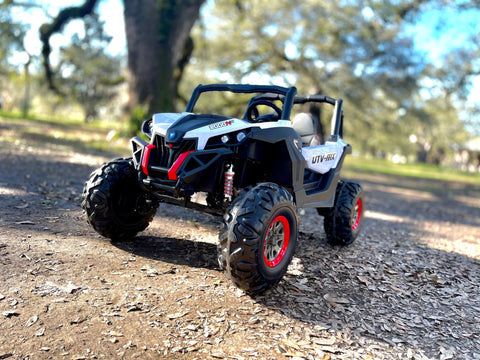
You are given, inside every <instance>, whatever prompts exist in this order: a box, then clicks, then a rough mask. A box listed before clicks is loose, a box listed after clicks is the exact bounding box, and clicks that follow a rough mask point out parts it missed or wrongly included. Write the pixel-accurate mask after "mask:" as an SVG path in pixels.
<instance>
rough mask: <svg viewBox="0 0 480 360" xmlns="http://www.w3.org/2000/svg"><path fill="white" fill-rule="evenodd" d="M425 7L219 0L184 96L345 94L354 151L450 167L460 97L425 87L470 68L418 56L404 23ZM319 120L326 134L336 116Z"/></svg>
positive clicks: (197, 35) (200, 36)
mask: <svg viewBox="0 0 480 360" xmlns="http://www.w3.org/2000/svg"><path fill="white" fill-rule="evenodd" d="M424 3H425V4H430V2H429V1H427V2H424ZM432 3H433V2H432ZM423 8H425V7H424V6H419V3H417V2H407V1H394V0H388V1H383V2H378V1H370V0H365V1H358V2H352V1H347V2H344V1H334V0H329V1H320V0H305V1H302V2H292V1H290V2H286V1H282V0H271V1H269V2H268V5H267V4H266V3H265V2H262V1H259V0H245V1H242V2H239V1H234V0H217V1H216V2H215V6H214V7H213V8H212V9H211V12H205V14H206V15H205V16H204V18H203V19H202V22H201V23H200V26H198V27H197V28H195V31H194V40H195V43H196V48H195V51H194V53H193V61H192V63H191V65H190V66H189V68H188V73H187V77H188V85H189V86H186V85H187V83H185V84H184V85H183V86H182V88H181V90H182V91H185V92H186V91H187V89H189V90H190V91H191V89H192V88H193V84H194V82H196V83H210V82H250V83H266V82H268V83H275V84H279V85H288V86H290V85H294V86H296V87H297V88H298V90H299V93H308V94H311V93H323V94H326V95H330V96H333V97H337V98H343V99H344V111H345V138H346V140H347V141H349V142H351V143H352V145H353V146H354V149H355V150H356V151H358V152H360V153H365V154H373V155H376V156H380V157H388V156H392V155H395V154H400V155H403V156H405V157H407V158H408V159H416V158H417V159H419V160H422V161H429V162H439V161H443V160H445V159H446V158H447V157H448V156H447V155H448V153H449V152H452V151H453V150H452V149H453V145H454V144H455V143H456V142H458V141H462V139H463V138H464V137H465V132H464V131H463V123H462V122H461V121H460V119H459V114H458V109H457V108H456V107H455V106H457V105H458V97H454V96H450V95H448V92H447V94H445V92H443V93H435V94H433V95H432V96H430V97H425V90H424V88H425V85H424V84H425V82H426V81H427V80H428V79H430V78H437V79H440V82H445V83H447V82H448V81H449V82H450V83H452V84H454V83H455V84H459V83H460V81H459V80H461V76H460V74H461V73H465V72H464V71H463V70H460V71H459V74H458V76H457V75H455V76H454V75H452V73H450V74H448V73H449V72H450V69H451V68H450V67H444V73H445V74H441V72H440V71H436V72H432V71H431V69H430V67H428V66H426V62H425V59H424V58H423V57H422V54H419V53H417V52H415V49H414V46H413V40H412V38H411V37H409V36H408V35H407V33H406V31H405V26H406V25H408V24H409V23H410V22H412V21H414V20H415V18H416V14H418V13H419V12H420V11H421V10H422V9H423ZM462 54H463V55H465V53H462ZM454 58H456V59H464V60H465V56H463V57H462V56H457V57H454ZM470 59H471V57H470ZM460 63H461V61H460V60H456V61H454V62H452V64H460ZM462 69H465V66H463V67H462ZM462 71H463V72H462ZM447 75H448V76H449V77H450V79H449V77H448V76H447ZM427 82H428V81H427ZM451 88H452V87H451ZM184 89H185V90H184ZM454 91H457V90H454ZM211 104H212V105H213V104H214V103H213V102H212V103H211ZM440 105H441V106H440ZM454 105H455V106H454ZM321 118H322V122H323V127H324V128H325V129H328V119H329V117H328V116H325V114H322V116H321ZM412 135H414V136H416V138H417V139H418V141H417V142H416V143H413V142H411V139H413V138H414V137H413V136H412ZM420 145H421V146H422V147H423V151H424V150H425V149H427V150H426V151H427V154H426V155H425V154H424V155H425V156H420V152H421V151H420V148H419V147H420ZM424 145H425V146H424Z"/></svg>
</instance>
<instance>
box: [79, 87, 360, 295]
mask: <svg viewBox="0 0 480 360" xmlns="http://www.w3.org/2000/svg"><path fill="white" fill-rule="evenodd" d="M207 92H229V93H233V94H239V95H240V94H251V97H250V100H249V102H248V104H247V106H246V109H245V114H244V116H243V117H242V118H235V117H229V116H225V115H218V114H197V113H195V105H196V104H197V101H198V99H199V98H200V96H201V95H202V94H204V93H207ZM249 96H250V95H249ZM306 103H319V104H321V103H324V104H329V105H331V106H333V115H332V121H331V132H330V136H329V138H328V139H327V141H326V142H325V143H323V144H321V143H320V139H319V137H318V135H317V133H316V131H315V129H316V127H317V126H318V124H316V123H315V120H314V119H313V117H312V116H311V115H310V114H308V113H298V114H296V115H295V116H294V117H293V120H292V121H291V120H290V117H291V113H292V109H293V108H294V107H295V108H296V107H301V105H303V104H306ZM296 105H297V106H296ZM317 121H318V120H317ZM342 128H343V112H342V100H340V99H333V98H330V97H328V96H324V95H310V96H299V95H297V90H296V88H294V87H290V88H285V87H279V86H263V85H231V84H218V85H199V86H198V87H197V88H196V89H195V91H194V92H193V94H192V97H191V99H190V101H189V103H188V105H187V108H186V110H185V112H183V113H164V114H155V115H154V116H153V117H152V118H151V119H149V120H147V121H145V122H144V124H143V127H142V131H143V133H144V134H145V135H147V136H148V138H149V139H150V141H149V142H146V141H144V140H143V139H141V138H140V137H134V138H133V139H132V140H131V144H132V158H129V159H116V160H113V161H111V162H109V163H106V164H104V165H103V166H102V167H101V168H99V169H97V170H96V171H94V172H93V173H92V174H91V175H90V178H89V180H88V181H87V182H86V184H85V188H84V193H83V202H82V207H83V209H84V210H85V211H86V214H87V217H88V222H89V223H90V225H91V226H92V227H93V228H94V229H95V230H96V231H97V232H98V233H100V234H101V235H103V236H105V237H108V238H110V239H112V240H124V239H127V238H131V237H134V236H135V235H136V234H137V233H138V232H140V231H142V230H144V229H145V228H146V227H147V226H148V224H149V222H150V221H151V220H152V219H153V217H154V215H155V213H156V210H157V207H158V204H159V203H160V202H164V203H169V204H174V205H179V206H183V207H188V208H192V209H196V210H199V211H203V212H207V213H210V214H215V215H222V216H223V224H224V226H223V230H222V231H221V232H220V235H219V243H218V260H219V264H220V266H221V267H222V268H223V269H224V270H225V271H226V273H227V274H228V276H229V277H230V278H231V280H232V281H233V282H234V283H235V284H236V285H237V286H238V287H240V288H241V289H243V290H245V291H247V292H248V293H251V294H253V293H258V292H261V291H264V290H265V289H267V288H269V287H270V286H272V285H274V284H276V283H277V282H278V281H280V279H281V278H282V277H283V275H284V274H285V272H286V270H287V267H288V265H289V263H290V261H291V259H292V257H293V255H294V252H295V247H296V244H297V238H298V217H297V208H302V207H312V208H316V209H317V211H318V213H319V215H321V216H323V217H324V228H325V232H326V235H327V239H328V241H329V242H330V243H332V244H334V245H348V244H350V243H352V242H353V241H354V240H355V238H356V237H357V235H358V233H359V231H360V228H361V225H362V222H363V213H364V210H365V207H364V195H363V191H362V188H361V186H360V185H359V184H357V183H354V182H351V181H345V180H340V170H341V167H342V163H343V160H344V158H345V156H346V155H347V154H349V153H351V148H350V146H349V145H348V144H347V143H345V142H344V141H343V139H342ZM198 193H204V194H205V195H206V201H204V202H203V203H199V202H195V201H192V197H193V196H194V195H196V194H198Z"/></svg>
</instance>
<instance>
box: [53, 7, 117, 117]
mask: <svg viewBox="0 0 480 360" xmlns="http://www.w3.org/2000/svg"><path fill="white" fill-rule="evenodd" d="M84 24H85V35H84V36H83V37H81V36H80V35H78V34H75V35H73V37H72V40H71V44H70V45H69V46H67V47H65V48H63V49H62V51H61V62H60V65H59V69H58V72H59V73H60V74H61V75H62V79H63V81H62V86H61V90H62V92H64V93H66V94H67V95H68V97H69V98H70V99H71V100H73V101H75V102H78V104H79V105H81V106H82V108H83V110H84V116H85V121H91V120H93V119H94V118H96V117H97V116H98V110H99V107H100V106H102V105H106V104H108V103H109V102H110V101H112V99H113V98H114V97H115V96H116V95H117V91H118V86H117V85H119V84H121V83H122V82H123V81H124V76H123V66H122V59H121V58H118V57H113V56H110V55H108V54H107V53H105V47H106V46H107V45H108V43H109V42H110V41H111V38H110V37H108V36H106V35H105V33H104V31H103V23H102V22H99V20H98V18H97V17H96V16H87V17H86V18H85V19H84Z"/></svg>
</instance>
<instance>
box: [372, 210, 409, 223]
mask: <svg viewBox="0 0 480 360" xmlns="http://www.w3.org/2000/svg"><path fill="white" fill-rule="evenodd" d="M365 216H366V217H367V218H371V219H375V220H382V221H392V222H398V223H403V222H404V221H405V219H404V218H403V217H400V216H395V215H388V214H385V213H381V212H377V211H371V210H367V212H366V213H365Z"/></svg>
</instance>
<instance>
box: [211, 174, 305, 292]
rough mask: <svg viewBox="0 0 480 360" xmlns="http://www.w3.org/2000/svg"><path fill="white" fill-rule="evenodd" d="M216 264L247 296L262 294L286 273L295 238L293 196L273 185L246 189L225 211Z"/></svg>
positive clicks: (259, 185) (296, 229) (265, 184)
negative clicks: (217, 263)
mask: <svg viewBox="0 0 480 360" xmlns="http://www.w3.org/2000/svg"><path fill="white" fill-rule="evenodd" d="M223 224H224V228H223V230H222V231H221V232H220V235H219V238H220V241H219V245H218V261H219V264H220V266H221V267H222V268H223V269H224V270H225V271H226V274H227V276H228V277H230V278H231V280H232V281H233V283H234V284H235V285H236V286H238V287H239V288H240V289H242V290H245V291H246V292H247V293H249V294H256V293H260V292H262V291H265V290H266V289H268V288H269V287H271V286H272V285H274V284H276V283H278V282H279V281H280V279H281V278H282V277H283V275H284V274H285V272H286V271H287V268H288V265H289V264H290V262H291V260H292V257H293V254H294V252H295V247H296V245H297V238H298V217H297V213H296V207H295V204H294V202H293V197H292V195H291V194H290V193H289V192H288V191H287V190H285V189H284V188H282V187H280V186H278V185H276V184H273V183H262V184H258V185H257V186H255V187H248V188H246V189H245V190H244V191H242V192H241V193H240V195H239V196H238V197H237V198H236V199H235V200H234V201H233V203H232V204H231V205H230V206H229V208H228V209H227V212H226V214H225V216H224V221H223Z"/></svg>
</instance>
